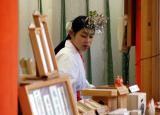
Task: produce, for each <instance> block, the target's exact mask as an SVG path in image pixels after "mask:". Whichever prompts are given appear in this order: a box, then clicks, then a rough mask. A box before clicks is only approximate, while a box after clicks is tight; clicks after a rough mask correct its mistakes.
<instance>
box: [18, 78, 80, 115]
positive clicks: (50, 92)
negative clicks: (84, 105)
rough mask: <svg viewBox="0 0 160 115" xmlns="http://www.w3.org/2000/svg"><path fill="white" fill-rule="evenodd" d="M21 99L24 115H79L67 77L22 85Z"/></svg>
mask: <svg viewBox="0 0 160 115" xmlns="http://www.w3.org/2000/svg"><path fill="white" fill-rule="evenodd" d="M19 100H20V105H21V108H22V113H23V115H78V110H77V108H76V103H75V99H74V96H73V92H72V88H71V85H70V81H69V78H67V77H60V78H55V79H53V80H47V81H42V82H38V83H33V84H30V85H24V86H20V87H19Z"/></svg>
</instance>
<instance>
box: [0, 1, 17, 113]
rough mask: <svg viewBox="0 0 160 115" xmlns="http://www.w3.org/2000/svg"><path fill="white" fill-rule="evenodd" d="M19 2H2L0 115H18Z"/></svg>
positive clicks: (0, 12) (0, 19) (0, 2)
mask: <svg viewBox="0 0 160 115" xmlns="http://www.w3.org/2000/svg"><path fill="white" fill-rule="evenodd" d="M17 77H18V0H1V1H0V115H17V114H18V113H17Z"/></svg>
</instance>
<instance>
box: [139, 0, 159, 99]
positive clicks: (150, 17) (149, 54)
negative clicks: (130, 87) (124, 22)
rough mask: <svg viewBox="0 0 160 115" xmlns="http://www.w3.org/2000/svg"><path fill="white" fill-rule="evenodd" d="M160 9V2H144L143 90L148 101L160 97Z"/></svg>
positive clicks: (153, 0)
mask: <svg viewBox="0 0 160 115" xmlns="http://www.w3.org/2000/svg"><path fill="white" fill-rule="evenodd" d="M158 8H159V5H158V0H152V1H151V0H142V3H141V19H142V20H141V32H142V33H141V59H140V61H141V89H142V90H143V91H145V92H146V93H147V100H149V99H151V98H154V99H155V100H158V98H159V96H160V93H159V88H160V87H159V83H160V78H159V77H160V73H159V71H160V69H159V63H160V61H159V32H158V31H159V30H158V24H159V19H158V15H159V14H158V12H159V10H158Z"/></svg>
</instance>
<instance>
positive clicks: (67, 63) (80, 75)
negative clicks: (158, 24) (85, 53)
mask: <svg viewBox="0 0 160 115" xmlns="http://www.w3.org/2000/svg"><path fill="white" fill-rule="evenodd" d="M56 59H57V63H58V69H59V71H60V72H62V73H67V74H69V77H70V79H71V83H72V88H73V92H74V95H75V97H76V92H77V91H78V90H81V89H84V88H88V87H93V86H92V85H91V84H89V83H88V81H87V79H86V73H85V69H84V64H83V61H82V59H81V56H80V54H79V52H78V51H77V49H76V48H75V46H74V45H73V44H72V43H71V41H70V40H67V41H66V43H65V47H64V48H62V49H61V50H60V51H59V52H58V53H57V55H56Z"/></svg>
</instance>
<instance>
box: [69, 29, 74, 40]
mask: <svg viewBox="0 0 160 115" xmlns="http://www.w3.org/2000/svg"><path fill="white" fill-rule="evenodd" d="M68 34H69V35H70V36H71V38H72V37H74V32H73V30H70V31H69V32H68Z"/></svg>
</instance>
